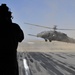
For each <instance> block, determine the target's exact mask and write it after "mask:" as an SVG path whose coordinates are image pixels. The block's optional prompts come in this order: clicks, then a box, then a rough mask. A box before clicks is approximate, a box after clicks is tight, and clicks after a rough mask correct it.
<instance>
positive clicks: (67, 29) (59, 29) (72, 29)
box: [56, 28, 75, 30]
mask: <svg viewBox="0 0 75 75" xmlns="http://www.w3.org/2000/svg"><path fill="white" fill-rule="evenodd" d="M56 30H75V29H58V28H57V29H56Z"/></svg>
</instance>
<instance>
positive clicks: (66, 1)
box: [0, 0, 75, 40]
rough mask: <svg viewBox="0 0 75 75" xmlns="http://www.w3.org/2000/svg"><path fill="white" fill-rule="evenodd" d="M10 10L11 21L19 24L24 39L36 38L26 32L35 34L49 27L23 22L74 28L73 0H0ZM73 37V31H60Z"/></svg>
mask: <svg viewBox="0 0 75 75" xmlns="http://www.w3.org/2000/svg"><path fill="white" fill-rule="evenodd" d="M2 3H6V4H7V6H8V7H9V8H10V10H11V11H12V16H13V19H12V21H13V22H15V23H17V24H19V26H20V27H21V29H22V30H23V32H24V36H25V39H24V40H29V39H38V40H39V38H36V37H32V36H29V35H28V34H35V35H36V34H37V33H40V32H41V31H49V29H45V28H39V27H35V26H29V25H27V24H24V23H25V22H28V23H32V24H39V25H42V26H48V27H53V26H54V25H57V28H66V29H70V28H71V29H75V0H0V5H1V4H2ZM61 32H63V33H66V34H67V35H68V36H69V37H72V38H75V31H61Z"/></svg>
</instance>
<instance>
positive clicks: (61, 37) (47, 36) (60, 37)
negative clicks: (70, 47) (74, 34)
mask: <svg viewBox="0 0 75 75" xmlns="http://www.w3.org/2000/svg"><path fill="white" fill-rule="evenodd" d="M37 37H41V38H43V39H44V40H45V41H46V42H47V40H49V41H50V42H51V41H52V40H56V41H68V36H67V35H66V34H65V33H61V32H57V31H44V32H41V33H39V34H37Z"/></svg>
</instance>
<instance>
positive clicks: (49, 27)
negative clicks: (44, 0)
mask: <svg viewBox="0 0 75 75" xmlns="http://www.w3.org/2000/svg"><path fill="white" fill-rule="evenodd" d="M24 24H28V25H32V26H37V27H42V28H47V29H54V28H51V27H46V26H42V25H38V24H31V23H27V22H25V23H24ZM55 30H75V29H61V28H56V29H55Z"/></svg>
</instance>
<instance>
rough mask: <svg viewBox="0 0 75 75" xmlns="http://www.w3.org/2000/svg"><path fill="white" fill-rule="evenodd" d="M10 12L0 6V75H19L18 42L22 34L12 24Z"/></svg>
mask: <svg viewBox="0 0 75 75" xmlns="http://www.w3.org/2000/svg"><path fill="white" fill-rule="evenodd" d="M11 14H12V12H11V11H9V8H8V7H7V5H6V4H1V6H0V75H19V74H18V73H19V72H18V62H17V47H18V42H21V41H22V40H23V39H24V34H23V31H22V30H21V28H20V27H19V25H18V24H16V23H13V22H12V15H11Z"/></svg>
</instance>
